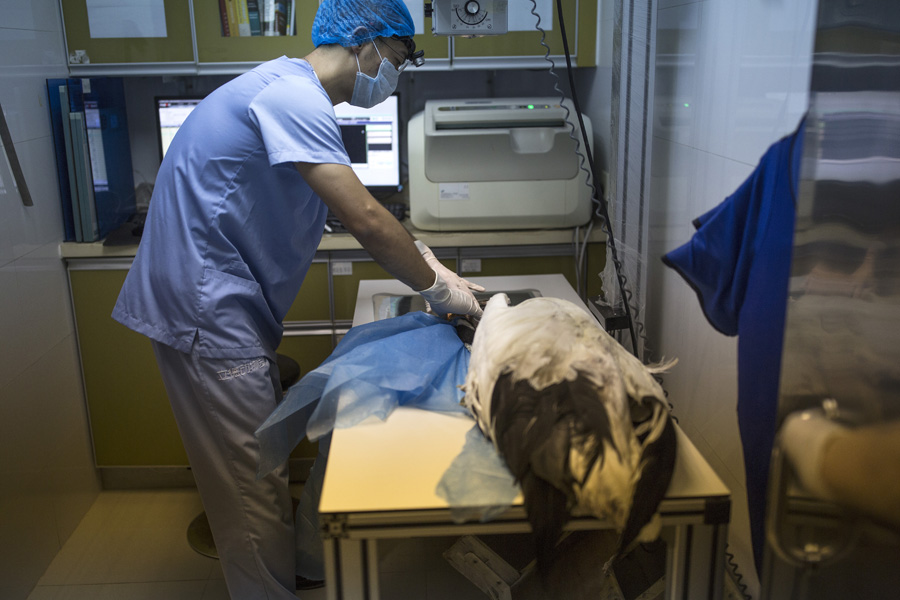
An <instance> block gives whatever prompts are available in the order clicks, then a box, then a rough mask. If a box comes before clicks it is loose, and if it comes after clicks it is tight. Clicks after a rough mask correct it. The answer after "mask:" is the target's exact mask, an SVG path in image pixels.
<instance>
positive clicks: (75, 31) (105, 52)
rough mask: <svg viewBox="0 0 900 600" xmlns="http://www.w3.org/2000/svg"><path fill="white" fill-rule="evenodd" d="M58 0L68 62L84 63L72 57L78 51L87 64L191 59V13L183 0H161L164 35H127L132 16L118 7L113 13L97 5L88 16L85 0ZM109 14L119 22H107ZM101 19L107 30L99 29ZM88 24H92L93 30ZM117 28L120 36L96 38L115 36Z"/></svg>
mask: <svg viewBox="0 0 900 600" xmlns="http://www.w3.org/2000/svg"><path fill="white" fill-rule="evenodd" d="M60 1H61V3H62V10H63V22H64V25H65V31H66V43H67V46H68V51H69V64H71V65H79V64H81V63H83V62H84V61H82V60H79V59H77V58H73V56H74V55H75V54H76V53H77V52H79V51H80V52H83V53H84V54H85V56H86V57H87V58H88V59H90V64H109V63H166V62H193V61H194V48H193V41H192V37H191V13H190V7H189V6H188V4H187V2H185V1H184V0H164V7H165V37H127V36H129V35H134V34H135V32H136V31H137V27H136V26H135V24H134V20H135V19H134V18H131V15H130V14H129V13H127V12H123V11H122V10H121V9H120V10H116V11H115V12H113V10H114V9H113V8H105V7H99V8H95V9H92V12H91V14H90V15H89V13H88V6H87V0H60ZM104 11H108V12H104ZM110 15H114V19H121V22H116V21H114V20H113V21H112V22H111V25H110V21H108V20H106V17H108V16H110ZM135 16H136V17H141V16H145V15H140V14H136V15H135ZM145 18H146V16H145ZM104 22H105V23H106V24H107V26H108V27H111V29H109V28H107V27H104V28H103V29H102V30H101V29H100V27H102V26H103V24H104ZM91 25H93V26H94V30H93V31H92V30H91ZM117 30H121V32H122V36H123V37H99V36H105V35H110V34H111V35H116V34H117Z"/></svg>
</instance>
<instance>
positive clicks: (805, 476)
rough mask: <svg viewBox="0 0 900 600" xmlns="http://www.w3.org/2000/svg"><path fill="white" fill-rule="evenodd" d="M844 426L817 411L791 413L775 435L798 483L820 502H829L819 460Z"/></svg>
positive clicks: (844, 428) (829, 493)
mask: <svg viewBox="0 0 900 600" xmlns="http://www.w3.org/2000/svg"><path fill="white" fill-rule="evenodd" d="M846 429H847V428H846V427H844V426H843V425H840V424H838V423H835V422H834V421H832V420H830V419H828V418H827V417H826V416H825V415H824V414H822V413H821V412H820V411H816V410H806V411H799V412H795V413H792V414H791V415H789V416H788V418H787V419H785V420H784V424H783V425H782V426H781V429H780V430H779V432H778V436H779V438H780V440H781V447H782V449H784V453H785V455H786V456H787V458H788V460H789V461H790V463H791V465H792V466H793V467H794V471H795V472H796V473H797V477H798V478H799V479H800V483H802V484H803V487H804V488H806V489H807V490H808V491H810V492H812V493H814V494H815V495H816V496H817V497H819V498H822V499H824V500H830V499H832V498H831V496H832V494H831V491H830V490H829V489H828V487H827V486H826V485H825V481H824V480H823V477H822V461H823V460H824V457H825V450H826V449H827V447H828V444H829V443H830V442H831V441H832V440H834V439H835V438H836V437H837V436H839V435H840V434H841V433H843V432H844V431H846Z"/></svg>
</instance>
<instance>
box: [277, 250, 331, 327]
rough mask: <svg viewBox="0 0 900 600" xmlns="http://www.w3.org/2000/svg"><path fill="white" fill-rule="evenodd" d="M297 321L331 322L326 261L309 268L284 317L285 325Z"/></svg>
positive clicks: (315, 263) (323, 260)
mask: <svg viewBox="0 0 900 600" xmlns="http://www.w3.org/2000/svg"><path fill="white" fill-rule="evenodd" d="M295 321H331V297H330V296H329V291H328V261H327V260H326V259H322V261H321V262H314V263H313V264H311V265H310V266H309V271H307V273H306V277H305V278H304V279H303V285H302V286H301V287H300V292H299V293H298V294H297V298H296V299H295V300H294V303H293V304H292V305H291V307H290V308H289V309H288V312H287V314H286V315H285V317H284V322H285V323H290V322H295Z"/></svg>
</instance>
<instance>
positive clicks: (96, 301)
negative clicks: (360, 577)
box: [68, 243, 605, 467]
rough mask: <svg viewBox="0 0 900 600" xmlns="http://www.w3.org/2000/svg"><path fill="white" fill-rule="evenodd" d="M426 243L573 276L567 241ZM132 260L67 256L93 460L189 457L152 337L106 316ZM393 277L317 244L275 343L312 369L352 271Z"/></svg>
mask: <svg viewBox="0 0 900 600" xmlns="http://www.w3.org/2000/svg"><path fill="white" fill-rule="evenodd" d="M433 250H434V252H435V254H436V255H437V256H438V258H440V259H441V261H442V262H443V263H444V264H445V265H446V266H447V267H448V268H450V269H454V270H456V269H457V266H458V265H459V264H462V265H464V266H469V267H473V268H474V267H477V269H478V270H477V271H475V272H469V273H465V275H471V276H477V275H485V276H488V275H524V274H538V273H563V274H564V275H565V276H566V278H567V279H568V280H569V282H570V283H571V284H572V285H573V286H575V283H576V281H575V266H574V260H573V259H572V254H571V246H569V245H568V244H551V245H542V246H502V247H464V248H458V247H457V248H437V247H434V248H433ZM460 261H463V262H462V263H461V262H460ZM604 262H605V245H604V244H602V243H592V244H590V245H589V249H588V257H587V269H586V270H587V272H588V273H597V272H599V270H600V269H602V267H603V264H604ZM130 265H131V258H69V259H68V274H69V285H70V291H71V296H72V305H73V308H74V313H75V324H76V329H77V334H78V344H79V351H80V355H81V366H82V374H83V381H84V390H85V396H86V398H87V404H88V411H89V415H90V425H91V436H92V439H93V444H94V454H95V460H96V463H97V466H98V467H144V466H186V465H187V464H188V463H187V456H186V454H185V452H184V447H183V446H182V444H181V438H180V436H179V434H178V429H177V427H176V425H175V419H174V417H173V416H172V411H171V408H170V407H169V402H168V399H167V397H166V392H165V389H164V387H163V383H162V379H161V378H160V376H159V372H158V370H157V367H156V360H155V358H154V356H153V350H152V347H151V344H150V341H149V340H148V339H147V338H145V337H144V336H142V335H140V334H137V333H134V332H133V331H131V330H129V329H127V328H125V327H123V326H122V325H120V324H119V323H117V322H115V321H113V320H112V318H110V314H111V313H112V310H113V306H114V305H115V303H116V299H117V298H118V295H119V290H120V289H121V287H122V284H123V282H124V281H125V276H126V275H127V272H128V269H129V267H130ZM390 278H391V277H390V275H388V273H387V272H385V271H384V270H383V269H382V268H381V267H380V266H379V265H377V264H376V263H374V262H373V261H372V260H371V258H370V257H369V256H368V254H366V253H365V252H363V251H354V250H342V251H329V252H320V253H319V254H318V255H317V257H316V260H315V262H314V263H313V265H312V267H311V268H310V271H309V273H308V274H307V277H306V279H305V280H304V281H303V285H302V287H301V289H300V292H299V294H298V295H297V300H296V301H295V302H294V305H293V306H292V307H291V309H290V310H289V311H288V315H287V317H286V319H285V335H284V338H283V340H282V343H281V345H280V346H279V348H278V352H280V353H282V354H285V355H287V356H290V357H291V358H293V359H294V360H296V361H297V362H298V363H299V364H300V369H301V372H302V373H308V372H309V371H311V370H313V369H315V368H316V367H317V366H318V365H319V364H321V362H322V361H324V360H325V359H326V358H327V357H328V356H329V355H330V354H331V352H332V350H333V349H334V345H335V344H336V343H337V342H338V341H339V339H340V337H341V336H342V335H343V333H345V332H346V331H347V329H349V327H350V324H351V321H352V319H353V312H354V309H355V305H356V294H357V288H358V285H359V281H360V280H363V279H390ZM599 291H600V280H599V278H597V277H591V278H589V286H588V293H589V294H590V295H596V294H598V293H599ZM292 456H293V457H295V458H314V457H315V445H314V444H310V443H308V442H304V443H302V444H301V445H300V446H299V447H298V448H297V449H296V450H295V451H294V453H293V455H292Z"/></svg>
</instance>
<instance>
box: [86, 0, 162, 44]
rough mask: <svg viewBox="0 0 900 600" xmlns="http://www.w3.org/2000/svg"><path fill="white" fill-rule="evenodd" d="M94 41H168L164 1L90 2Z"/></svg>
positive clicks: (89, 22) (88, 1) (109, 0)
mask: <svg viewBox="0 0 900 600" xmlns="http://www.w3.org/2000/svg"><path fill="white" fill-rule="evenodd" d="M86 4H87V12H88V27H89V28H90V32H91V37H92V38H156V37H167V33H166V7H165V3H164V0H86Z"/></svg>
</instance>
